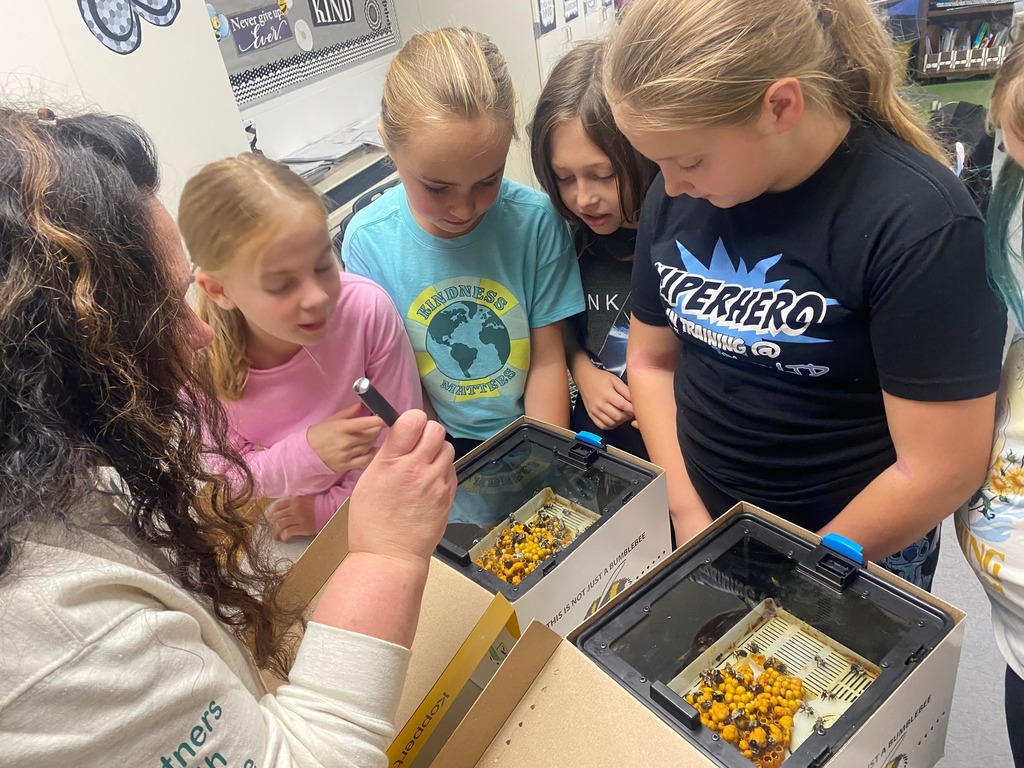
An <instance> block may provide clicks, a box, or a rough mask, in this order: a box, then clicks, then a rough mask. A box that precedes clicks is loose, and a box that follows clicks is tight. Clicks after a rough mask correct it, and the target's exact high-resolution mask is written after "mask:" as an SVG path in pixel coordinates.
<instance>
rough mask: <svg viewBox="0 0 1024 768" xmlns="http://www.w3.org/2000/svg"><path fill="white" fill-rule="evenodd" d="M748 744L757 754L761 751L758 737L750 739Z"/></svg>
mask: <svg viewBox="0 0 1024 768" xmlns="http://www.w3.org/2000/svg"><path fill="white" fill-rule="evenodd" d="M747 746H749V747H750V751H751V752H753V753H754V754H755V755H756V754H757V753H758V752H760V751H761V745H760V744H758V742H757V739H748V740H747Z"/></svg>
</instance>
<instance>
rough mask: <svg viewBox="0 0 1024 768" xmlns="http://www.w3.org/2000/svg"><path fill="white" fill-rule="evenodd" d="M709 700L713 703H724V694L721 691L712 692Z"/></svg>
mask: <svg viewBox="0 0 1024 768" xmlns="http://www.w3.org/2000/svg"><path fill="white" fill-rule="evenodd" d="M711 698H712V699H714V700H715V701H725V694H724V693H722V692H721V691H712V692H711Z"/></svg>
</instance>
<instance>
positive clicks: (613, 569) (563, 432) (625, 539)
mask: <svg viewBox="0 0 1024 768" xmlns="http://www.w3.org/2000/svg"><path fill="white" fill-rule="evenodd" d="M524 425H531V426H533V427H536V428H538V429H541V430H544V431H546V432H549V433H553V434H555V435H558V436H560V437H562V438H564V439H565V440H566V441H569V442H570V443H571V442H572V441H574V440H575V433H573V432H571V431H569V430H567V429H562V428H560V427H555V426H552V425H550V424H546V423H544V422H540V421H537V420H535V419H531V418H529V417H526V416H523V417H521V418H519V419H517V420H516V421H514V422H512V423H511V424H510V425H509V426H508V427H506V428H505V429H503V430H501V431H500V432H498V433H497V434H496V435H495V436H494V437H492V438H491V439H490V440H487V441H485V442H484V443H483V444H482V445H480V446H479V447H477V448H476V449H474V450H473V451H471V452H470V453H468V454H467V455H466V456H464V457H463V458H461V459H460V460H459V461H458V462H456V465H455V466H456V469H459V470H462V469H464V468H466V467H468V466H469V465H471V464H472V463H473V462H474V461H475V460H476V459H477V458H479V457H480V456H482V455H485V454H486V453H487V452H489V451H491V450H492V449H493V448H494V447H495V446H497V445H499V444H500V443H501V442H502V441H503V440H504V439H505V438H506V436H508V435H509V434H511V433H513V432H514V431H516V430H518V429H520V428H521V427H522V426H524ZM604 450H605V452H606V453H607V454H608V455H610V456H613V457H616V458H618V459H621V460H622V461H624V462H626V463H627V464H630V465H632V466H633V467H635V468H638V469H640V470H642V471H643V472H645V473H647V474H649V475H650V476H651V480H650V482H649V483H648V484H647V485H646V486H645V487H643V488H642V489H641V490H639V491H638V492H637V493H636V494H635V495H633V496H631V497H630V498H629V499H628V501H627V502H626V503H625V504H624V505H623V506H622V507H621V508H620V509H619V510H617V511H616V512H614V514H611V515H608V516H606V518H605V519H603V520H601V521H600V525H599V527H598V526H595V529H594V530H593V531H592V532H589V533H588V534H587V538H586V539H585V540H583V541H581V542H579V544H578V546H576V547H575V548H574V549H572V550H571V551H570V552H569V553H568V554H566V555H563V556H559V558H558V562H557V567H554V568H553V569H551V570H550V572H547V573H546V574H545V575H544V577H543V579H541V580H540V581H539V582H538V583H535V584H533V585H532V586H530V588H529V589H527V590H525V591H521V590H519V589H514V590H513V591H511V592H508V593H506V596H507V597H508V598H509V600H510V601H511V602H512V605H513V606H514V607H515V609H516V615H517V616H518V617H519V622H520V625H521V626H526V625H527V624H528V623H529V622H531V621H533V620H537V621H539V622H541V623H542V624H544V625H545V626H547V627H549V628H551V629H553V630H555V631H556V632H558V633H560V634H562V635H565V634H566V633H568V632H569V631H571V630H572V629H573V628H574V627H576V626H577V625H578V624H579V623H580V622H581V621H583V620H584V619H585V618H586V617H587V616H589V615H591V614H592V613H594V612H595V611H597V609H598V608H600V607H601V606H602V605H604V604H605V603H606V602H608V600H609V599H611V598H612V597H613V596H614V595H616V594H618V593H619V592H620V591H621V590H623V589H625V587H626V586H627V585H629V584H630V583H632V582H633V581H635V580H636V579H638V578H640V577H641V576H642V575H643V574H645V573H647V572H648V571H650V569H651V568H653V567H654V566H655V565H657V564H658V563H659V562H660V561H661V560H662V559H664V558H665V557H666V556H667V555H668V554H669V553H670V552H671V549H672V547H671V540H672V539H671V522H670V519H669V514H668V490H667V486H666V481H665V470H663V469H662V468H661V467H658V466H655V465H654V464H651V463H649V462H646V461H643V460H642V459H639V458H637V457H636V456H632V455H631V454H628V453H625V452H624V451H620V450H618V449H616V448H613V447H611V446H608V447H607V448H605V449H604ZM461 479H462V473H461V472H460V480H461ZM512 511H514V510H508V512H509V513H511V512H512ZM446 562H447V561H446ZM453 567H455V566H453ZM473 567H474V568H476V566H473ZM476 570H478V571H479V570H480V569H479V568H476ZM459 572H460V573H462V571H459ZM464 578H465V580H466V581H469V582H473V580H472V579H471V578H468V577H464ZM495 582H496V577H495ZM473 583H474V586H478V585H477V584H476V582H473ZM493 593H494V591H492V594H493Z"/></svg>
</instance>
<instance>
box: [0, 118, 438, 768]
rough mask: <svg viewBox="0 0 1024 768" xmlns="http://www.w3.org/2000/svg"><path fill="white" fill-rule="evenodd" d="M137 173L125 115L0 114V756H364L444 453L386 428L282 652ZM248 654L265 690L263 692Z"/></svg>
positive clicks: (203, 338) (168, 256) (175, 762)
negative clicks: (311, 605) (263, 676)
mask: <svg viewBox="0 0 1024 768" xmlns="http://www.w3.org/2000/svg"><path fill="white" fill-rule="evenodd" d="M157 181H158V178H157V166H156V161H155V158H154V154H153V149H152V147H151V145H150V142H149V139H148V138H147V137H146V135H145V134H144V133H143V132H142V130H141V129H140V128H139V127H138V126H136V125H135V124H134V123H132V122H130V121H128V120H125V119H121V118H115V117H108V116H102V115H85V116H81V117H75V118H69V119H59V120H58V119H56V118H55V117H54V116H53V114H52V113H51V112H49V110H45V109H43V110H39V113H38V114H26V113H22V112H18V111H14V110H10V109H3V108H0V420H2V421H0V616H2V617H3V622H4V628H3V632H2V633H0V680H2V681H3V685H0V732H3V733H4V734H5V739H4V761H5V762H7V761H10V764H12V765H33V766H66V765H72V764H74V765H77V766H86V765H90V766H91V765H97V766H98V765H104V766H105V765H109V764H111V762H112V761H113V762H115V763H117V764H120V765H140V766H141V765H152V766H164V767H166V768H171V766H174V767H175V768H185V766H189V767H191V766H196V765H211V766H220V765H228V766H257V765H258V766H261V768H265V767H266V766H291V765H310V766H312V765H316V766H319V765H328V764H330V765H350V764H351V765H371V764H380V765H384V764H385V763H386V759H385V756H384V753H383V750H384V749H385V748H386V747H387V745H388V744H389V743H390V740H391V738H392V736H393V731H394V728H393V724H392V720H393V717H394V713H395V707H396V706H397V703H398V698H399V694H400V690H401V685H402V682H403V681H404V677H405V669H406V665H407V663H408V657H409V651H408V650H407V649H408V647H409V646H410V645H411V643H412V638H413V635H414V634H415V629H416V620H417V617H418V613H419V603H420V599H421V597H422V591H423V586H424V584H425V581H426V573H427V568H428V563H429V557H430V552H431V551H432V550H433V547H434V546H435V545H436V543H437V541H438V540H439V538H440V535H441V532H442V530H443V528H444V525H445V522H446V518H447V512H448V509H449V507H450V505H451V499H452V496H453V494H454V490H455V476H454V472H453V470H452V465H451V460H452V451H451V448H450V447H449V446H448V445H447V444H446V443H445V442H444V439H443V438H444V431H443V429H442V428H441V427H440V425H438V424H437V423H434V422H429V423H428V422H427V419H426V416H425V415H424V414H423V413H421V412H418V411H411V412H408V413H406V414H404V415H403V416H402V417H401V418H400V419H399V421H398V422H397V424H396V426H395V428H394V429H393V430H392V432H391V434H390V436H389V437H388V439H387V441H386V442H385V443H384V445H383V446H382V447H381V450H380V451H379V453H378V455H377V457H376V458H375V459H374V461H373V463H372V464H371V465H370V467H369V468H368V469H367V470H366V472H365V474H364V475H363V478H362V479H361V480H360V483H359V484H358V485H357V487H356V489H355V491H354V492H353V494H352V498H351V503H350V511H349V548H350V552H351V554H350V555H349V556H348V558H346V560H345V561H344V563H343V564H342V566H341V567H340V568H339V569H338V571H337V573H336V574H335V576H334V577H333V578H332V580H331V581H330V582H329V583H328V585H327V586H326V587H325V591H324V593H323V596H322V599H321V602H320V603H319V606H318V607H317V609H316V611H315V612H314V613H313V615H312V617H311V620H310V622H309V624H308V626H307V629H306V632H305V636H304V638H303V640H302V642H301V643H300V644H299V645H298V648H297V650H296V649H295V648H293V647H290V646H289V644H288V643H287V642H286V639H285V637H286V633H285V629H286V628H287V627H289V626H291V625H292V623H293V621H294V619H295V618H296V616H297V613H298V611H297V607H296V606H288V605H283V604H281V601H280V600H279V599H278V597H277V588H278V585H279V574H278V573H277V572H276V571H275V570H274V569H273V567H271V566H270V564H268V563H267V562H266V560H265V556H264V554H263V550H261V548H260V546H259V543H260V542H258V541H256V540H255V537H256V530H254V529H253V528H252V527H251V526H246V525H243V524H242V523H241V522H240V520H241V517H240V515H239V514H238V510H239V509H240V508H241V507H242V505H243V504H245V502H246V501H247V496H248V492H245V493H241V494H238V493H237V492H233V491H231V490H230V489H229V488H228V486H227V484H226V482H225V480H224V478H223V477H221V476H218V475H213V474H211V473H210V472H209V471H208V470H207V468H206V465H205V463H204V458H203V456H204V452H206V451H208V450H210V448H209V446H208V442H209V440H210V438H209V437H208V436H204V427H203V425H204V424H205V425H208V434H210V435H212V440H213V442H214V443H216V445H214V446H213V449H214V450H215V452H217V453H219V454H221V455H222V462H227V463H228V465H230V466H234V467H235V468H236V469H237V476H239V477H249V476H248V474H247V470H246V468H245V465H244V463H243V462H242V461H241V460H240V459H239V458H238V457H237V455H235V454H234V453H233V452H232V451H231V449H230V448H229V447H228V446H227V444H226V443H225V441H224V438H223V435H224V428H225V417H224V414H223V412H222V411H221V408H220V406H219V405H218V401H217V398H216V397H215V396H214V394H213V388H212V386H211V384H210V382H208V381H205V380H203V379H202V377H201V374H200V372H199V371H200V366H196V365H195V360H196V356H197V354H200V352H198V350H199V349H200V348H201V347H202V346H203V345H204V344H205V343H207V342H208V341H209V338H210V330H209V328H208V327H207V326H206V325H205V324H204V323H202V322H201V321H199V319H198V318H197V317H196V316H195V314H194V313H193V312H192V310H191V308H190V307H189V305H188V304H187V303H186V301H185V298H184V295H185V292H186V290H187V288H188V285H189V283H190V280H191V278H190V276H189V273H188V270H187V265H186V261H185V258H184V254H183V252H182V248H181V241H180V238H179V236H178V233H177V229H176V228H175V226H174V223H173V221H172V220H171V218H170V215H169V214H168V212H167V210H166V209H165V208H164V207H163V206H162V205H161V204H160V202H159V201H158V200H157V198H156V196H155V191H156V188H157ZM247 487H251V484H247ZM385 494H386V496H385ZM384 498H387V500H388V503H387V504H381V503H380V501H379V500H381V499H384ZM199 510H203V511H202V512H200V511H199ZM381 606H387V609H386V610H382V609H381ZM243 639H246V640H248V641H249V646H250V647H251V648H253V649H254V652H252V653H249V652H248V651H247V650H246V647H245V645H243V643H242V640H243ZM307 648H308V649H309V650H306V649H307ZM292 662H294V663H292ZM257 667H266V668H269V669H272V670H275V671H277V672H283V671H285V670H286V669H289V668H290V679H289V684H288V685H286V686H283V687H282V688H281V689H280V690H279V691H278V692H277V694H276V695H274V696H271V695H268V694H267V693H266V691H265V690H264V689H263V688H262V685H261V683H260V678H259V675H258V674H257Z"/></svg>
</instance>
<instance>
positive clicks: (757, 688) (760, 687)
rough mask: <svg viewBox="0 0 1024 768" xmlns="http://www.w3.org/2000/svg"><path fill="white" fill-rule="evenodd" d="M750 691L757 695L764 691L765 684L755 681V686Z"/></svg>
mask: <svg viewBox="0 0 1024 768" xmlns="http://www.w3.org/2000/svg"><path fill="white" fill-rule="evenodd" d="M750 692H751V693H752V694H754V695H755V696H757V695H758V694H761V693H764V686H763V685H761V684H760V683H754V687H753V688H751V689H750Z"/></svg>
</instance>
